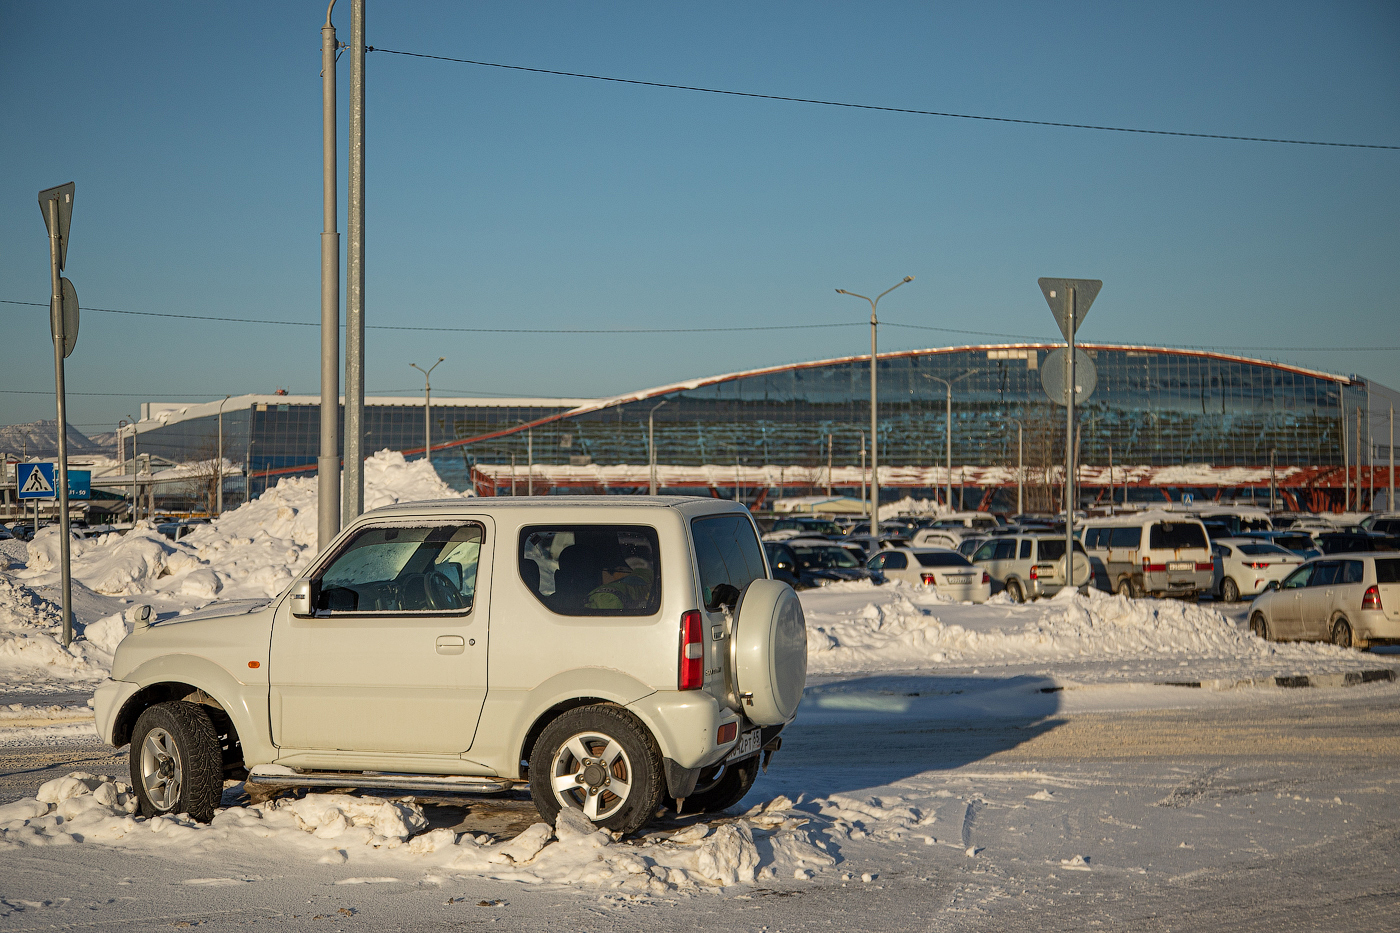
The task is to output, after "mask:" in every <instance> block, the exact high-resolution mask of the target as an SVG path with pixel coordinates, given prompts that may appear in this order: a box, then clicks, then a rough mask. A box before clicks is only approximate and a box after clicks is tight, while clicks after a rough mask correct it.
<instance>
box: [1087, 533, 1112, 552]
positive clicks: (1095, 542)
mask: <svg viewBox="0 0 1400 933" xmlns="http://www.w3.org/2000/svg"><path fill="white" fill-rule="evenodd" d="M1103 532H1104V529H1102V528H1090V529H1088V530H1087V531H1085V532H1084V546H1085V547H1086V548H1088V549H1089V550H1091V551H1095V550H1098V549H1099V548H1101V547H1107V546H1108V542H1107V541H1106V540H1105V539H1104V537H1103Z"/></svg>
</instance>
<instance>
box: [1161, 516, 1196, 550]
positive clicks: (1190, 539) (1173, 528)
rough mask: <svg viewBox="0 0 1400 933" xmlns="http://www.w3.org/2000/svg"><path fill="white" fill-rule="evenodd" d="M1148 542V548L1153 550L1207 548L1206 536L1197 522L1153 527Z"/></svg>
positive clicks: (1168, 523)
mask: <svg viewBox="0 0 1400 933" xmlns="http://www.w3.org/2000/svg"><path fill="white" fill-rule="evenodd" d="M1147 540H1148V546H1149V547H1151V548H1152V549H1153V550H1157V549H1159V548H1160V549H1161V550H1164V551H1174V550H1176V549H1178V548H1200V549H1202V550H1204V549H1205V548H1206V534H1205V532H1204V531H1202V530H1201V526H1200V525H1197V524H1196V523H1195V522H1159V523H1157V524H1155V525H1153V526H1152V531H1151V533H1150V534H1149V535H1148V539H1147Z"/></svg>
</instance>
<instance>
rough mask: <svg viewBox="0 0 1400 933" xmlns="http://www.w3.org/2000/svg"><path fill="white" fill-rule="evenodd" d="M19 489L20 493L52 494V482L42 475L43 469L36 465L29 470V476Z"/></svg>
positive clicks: (32, 494)
mask: <svg viewBox="0 0 1400 933" xmlns="http://www.w3.org/2000/svg"><path fill="white" fill-rule="evenodd" d="M19 491H20V494H21V495H29V496H52V495H53V484H52V483H50V482H49V478H48V477H47V476H45V475H44V471H43V470H41V469H39V468H37V467H36V468H34V469H32V470H30V471H29V478H28V479H26V480H25V481H24V485H23V486H21V487H20V490H19Z"/></svg>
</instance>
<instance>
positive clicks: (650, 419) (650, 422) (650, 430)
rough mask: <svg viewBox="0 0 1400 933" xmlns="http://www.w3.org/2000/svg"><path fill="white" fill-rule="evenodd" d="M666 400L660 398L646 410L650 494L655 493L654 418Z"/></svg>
mask: <svg viewBox="0 0 1400 933" xmlns="http://www.w3.org/2000/svg"><path fill="white" fill-rule="evenodd" d="M668 401H670V399H662V400H661V401H659V402H657V403H656V404H655V405H653V406H652V407H651V411H649V412H647V460H648V461H649V462H648V464H647V466H648V470H647V476H648V477H649V479H650V482H649V483H648V486H649V487H650V488H649V489H648V490H647V491H648V492H649V493H650V494H651V495H653V496H654V495H656V418H655V415H656V409H658V408H660V407H661V406H662V405H665V404H666V403H667V402H668Z"/></svg>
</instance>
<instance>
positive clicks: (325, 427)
mask: <svg viewBox="0 0 1400 933" xmlns="http://www.w3.org/2000/svg"><path fill="white" fill-rule="evenodd" d="M334 8H335V0H331V2H330V6H328V7H326V24H325V25H324V26H322V27H321V450H320V454H319V456H317V458H316V548H317V550H321V551H323V550H325V549H326V547H327V546H328V545H329V544H330V543H331V539H332V538H334V537H335V536H336V534H337V533H339V531H340V509H341V501H340V498H341V494H340V229H339V224H338V220H337V217H336V207H337V204H336V202H337V197H338V196H337V193H336V184H337V182H338V181H339V180H340V179H339V173H340V166H339V161H338V160H337V158H336V149H335V142H336V140H335V134H336V109H335V56H336V52H337V51H339V49H338V47H337V42H336V37H335V26H334V25H332V23H331V10H333V9H334ZM220 508H221V509H222V506H220Z"/></svg>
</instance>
